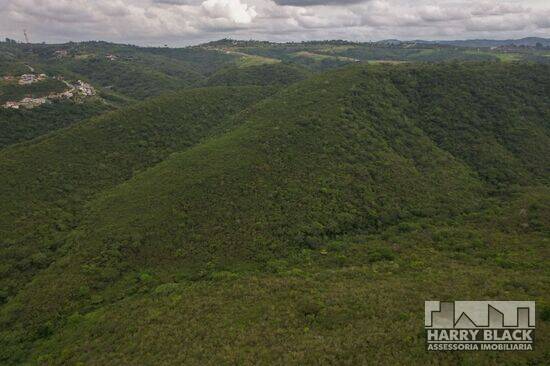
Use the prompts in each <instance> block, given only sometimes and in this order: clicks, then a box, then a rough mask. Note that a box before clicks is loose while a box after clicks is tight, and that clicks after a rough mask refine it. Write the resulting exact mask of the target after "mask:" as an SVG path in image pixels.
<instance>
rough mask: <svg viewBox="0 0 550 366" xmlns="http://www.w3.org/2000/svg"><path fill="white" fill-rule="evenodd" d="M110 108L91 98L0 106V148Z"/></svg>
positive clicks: (68, 124) (30, 138)
mask: <svg viewBox="0 0 550 366" xmlns="http://www.w3.org/2000/svg"><path fill="white" fill-rule="evenodd" d="M112 109H113V107H112V106H110V105H107V104H105V103H102V102H100V101H97V100H94V101H90V102H89V103H88V102H86V103H73V102H69V101H65V102H60V103H56V104H46V105H44V106H41V107H40V108H38V109H32V110H0V148H4V147H6V146H9V145H12V144H15V143H18V142H22V141H28V140H32V139H34V138H36V137H38V136H42V135H45V134H47V133H49V132H52V131H55V130H58V129H60V128H64V127H68V126H70V125H72V124H74V123H77V122H80V121H82V120H85V119H88V118H90V117H92V116H95V115H99V114H102V113H105V112H108V111H110V110H112Z"/></svg>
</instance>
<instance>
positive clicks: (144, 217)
mask: <svg viewBox="0 0 550 366" xmlns="http://www.w3.org/2000/svg"><path fill="white" fill-rule="evenodd" d="M492 67H493V65H471V67H470V68H468V69H463V70H461V71H460V73H459V74H458V75H462V78H464V79H465V80H477V78H480V77H482V76H485V77H486V79H485V80H486V82H487V83H488V85H487V86H486V87H487V91H491V92H490V93H488V94H487V95H499V96H501V99H499V101H498V104H497V106H498V110H499V111H500V112H499V113H503V114H504V113H510V114H511V115H516V114H518V113H520V112H522V110H521V108H523V107H521V106H520V105H519V104H517V101H516V99H515V98H516V97H517V95H515V94H514V93H517V94H519V95H520V96H523V97H524V99H525V102H526V103H527V108H530V109H532V110H533V111H536V110H537V109H536V107H537V105H538V103H539V102H546V103H547V98H548V96H547V94H546V95H544V94H542V95H540V96H537V97H536V98H535V97H534V96H533V95H530V94H529V93H530V91H531V90H538V89H539V87H540V86H541V85H544V87H547V84H545V83H546V82H545V81H544V80H542V81H541V80H537V79H536V78H534V79H533V78H530V77H526V76H525V75H524V76H522V75H521V73H519V74H518V76H517V78H518V80H521V81H523V82H524V83H525V84H520V85H518V84H517V83H516V82H515V81H517V80H514V79H513V78H512V79H510V80H509V82H508V83H505V85H504V86H506V87H507V88H506V89H504V90H506V93H502V91H503V89H502V86H503V85H502V84H500V81H499V80H500V79H501V78H502V77H503V76H504V75H509V74H510V73H512V74H514V73H516V74H517V68H518V67H519V66H513V65H510V66H503V68H502V69H498V70H497V71H494V73H493V74H491V75H490V77H487V75H486V73H487V71H488V70H490V69H491V68H492ZM431 68H432V69H431V71H432V72H427V69H423V68H422V67H420V68H415V67H400V68H399V69H392V68H389V69H388V68H385V67H368V68H365V67H355V68H350V69H347V70H343V71H339V72H337V73H332V74H330V75H329V76H319V77H316V78H314V79H312V80H310V81H307V82H304V83H301V84H298V85H296V86H291V87H289V88H288V89H287V90H286V91H285V92H283V93H280V94H279V95H277V96H275V97H273V98H271V99H269V100H266V101H264V102H261V103H260V104H259V105H257V106H256V107H254V108H253V109H252V110H251V111H250V112H248V113H246V114H244V115H241V116H240V117H239V119H241V120H242V121H243V122H244V123H243V124H242V125H241V126H240V127H238V128H237V129H235V130H233V131H231V132H229V133H227V134H225V135H223V136H221V137H219V138H216V139H212V140H209V141H206V142H205V143H203V144H200V145H197V146H195V147H193V148H191V149H190V150H187V151H185V152H181V153H177V154H174V155H172V156H171V157H170V158H169V159H167V160H166V161H164V162H162V163H160V164H157V165H155V166H154V167H152V168H151V169H148V170H146V171H144V172H142V173H139V174H137V175H136V176H135V177H134V178H132V179H130V180H129V181H128V182H127V183H124V184H122V185H119V186H118V187H116V188H114V189H112V190H109V191H106V192H104V193H103V194H101V195H100V196H99V197H98V198H97V199H96V200H94V201H93V202H91V204H90V205H89V207H88V213H87V215H86V218H85V220H84V222H82V224H81V225H80V226H79V227H78V228H77V229H76V230H74V231H73V232H72V234H71V235H70V239H69V241H68V245H67V247H66V248H65V249H64V251H63V252H64V253H66V255H65V256H64V257H63V258H61V259H59V260H58V261H56V262H55V263H54V264H53V265H52V266H50V267H49V268H48V269H46V270H45V271H43V272H42V273H41V274H40V276H38V277H36V279H35V280H34V281H33V282H32V283H31V284H29V286H28V288H26V289H25V290H24V291H23V292H22V293H20V294H19V295H18V296H17V297H16V298H14V299H12V300H11V301H10V302H9V303H8V304H7V305H6V306H5V307H4V308H3V309H2V313H1V314H2V318H0V319H1V320H2V323H1V324H3V325H4V326H5V327H13V331H12V332H7V333H4V334H3V335H4V337H6V338H4V342H5V344H6V347H5V349H6V351H5V353H3V354H1V356H2V357H4V358H8V359H11V360H12V361H14V360H17V359H18V357H21V358H23V359H24V358H26V357H29V356H30V357H31V358H30V359H33V360H38V359H41V360H43V361H44V362H46V361H47V362H51V363H53V364H62V363H65V362H69V363H70V362H76V361H84V362H86V363H91V364H105V363H135V362H145V363H158V362H159V360H165V361H164V362H166V364H171V363H181V362H193V363H203V364H204V363H210V364H219V363H220V362H221V363H231V362H237V363H249V364H252V363H255V361H256V362H257V361H258V360H260V361H261V362H262V363H281V364H282V363H287V362H291V363H297V364H300V363H302V364H303V363H309V364H312V363H315V362H316V361H317V362H318V361H319V360H320V361H321V363H331V362H332V363H334V362H336V363H343V362H347V363H350V364H353V363H361V362H363V363H364V362H367V361H372V362H375V363H382V362H383V363H387V364H395V363H431V364H442V363H443V364H456V363H457V362H462V361H463V362H466V363H468V362H470V363H471V362H485V363H493V364H502V363H504V362H506V361H509V362H520V363H521V362H524V361H525V360H526V359H530V361H531V362H532V363H535V364H536V363H537V362H541V361H542V360H543V359H544V357H546V356H547V355H546V356H545V354H544V353H545V352H546V351H545V350H544V349H543V348H542V347H541V348H539V349H538V350H537V352H535V353H526V354H512V355H511V356H506V355H505V356H506V358H504V356H503V355H502V354H473V355H457V354H454V355H451V354H437V355H431V354H427V353H425V352H424V351H423V347H424V345H423V339H422V335H421V334H422V319H421V314H422V310H421V307H422V302H423V301H424V300H426V299H428V298H448V299H457V298H499V299H505V298H508V299H525V298H530V299H532V298H536V299H538V300H542V301H548V300H549V299H548V297H547V293H548V291H547V290H548V283H547V281H544V278H545V277H546V278H547V276H548V269H547V268H548V266H547V264H548V262H547V258H548V254H549V253H548V249H547V244H545V240H547V230H548V224H549V223H548V222H547V217H548V212H549V211H548V197H549V195H548V190H547V188H544V187H543V186H541V187H539V188H533V187H529V186H528V185H529V184H534V185H536V184H539V182H540V179H542V180H543V181H544V180H545V179H547V177H546V176H545V175H544V174H543V173H542V174H541V172H542V171H541V170H540V168H541V166H539V164H541V163H544V162H542V161H535V162H533V165H528V164H522V163H521V162H522V158H523V154H524V151H532V150H530V148H529V147H528V146H527V145H528V143H529V141H525V140H517V139H514V140H513V141H511V142H510V141H508V140H506V139H502V140H501V141H499V143H500V144H501V146H503V148H506V150H507V154H506V155H505V157H504V159H512V160H513V161H519V162H520V163H517V164H510V165H504V166H502V165H501V164H502V162H501V160H499V159H483V161H485V163H484V166H483V167H482V168H483V169H480V167H478V166H477V165H476V164H475V163H474V160H472V159H470V158H469V156H468V154H466V153H464V151H468V150H469V149H470V148H473V147H475V146H477V145H478V144H479V142H478V141H475V140H474V141H472V140H470V139H468V138H463V137H462V135H458V136H456V135H455V134H454V133H453V132H452V131H451V133H449V136H448V139H447V140H445V139H444V140H441V139H438V138H437V136H438V135H437V134H435V133H436V132H441V130H435V132H434V128H435V126H439V125H441V124H442V123H444V122H446V121H448V120H449V119H448V117H446V116H445V115H443V114H436V117H438V118H439V119H436V118H426V117H427V116H428V117H429V116H430V115H429V113H428V112H429V111H427V110H426V109H423V108H422V107H423V104H422V102H424V101H425V100H424V98H427V99H430V98H432V97H433V96H432V95H428V96H426V97H424V96H419V97H418V96H413V95H414V90H416V89H417V85H419V84H420V85H425V84H428V85H430V83H431V82H432V81H431V78H434V76H433V75H437V83H438V85H440V86H441V88H442V90H446V91H447V95H448V96H449V98H450V99H449V100H447V101H446V102H447V103H449V104H450V105H458V104H460V103H464V102H465V101H467V104H463V108H464V110H472V108H473V107H474V105H475V104H476V103H478V101H479V98H476V99H475V102H474V99H469V98H464V96H467V95H471V94H472V93H476V92H477V91H478V90H479V88H477V87H474V88H472V87H471V85H470V84H469V83H465V84H461V83H457V82H456V79H455V74H453V72H452V71H451V70H449V67H448V66H431ZM393 70H399V71H395V72H394V71H393ZM541 71H544V70H542V69H539V68H536V67H535V68H534V69H532V70H531V73H530V74H528V75H536V74H537V73H538V72H541ZM411 79H413V81H415V83H412V84H411V83H410V82H411ZM403 80H405V81H406V82H403ZM491 83H492V85H489V84H491ZM541 83H542V84H541ZM407 85H408V86H407ZM421 90H422V89H421ZM511 92H513V93H511ZM428 94H429V93H428ZM482 94H483V93H482ZM416 97H418V98H419V99H418V100H417V99H414V98H416ZM538 98H541V99H540V100H539V99H538ZM545 98H546V99H545ZM481 99H483V98H481ZM411 101H414V102H415V105H418V106H420V108H416V106H415V108H412V106H411ZM543 105H544V104H543ZM518 108H519V110H518ZM533 113H534V112H533ZM544 113H545V112H544V111H538V112H537V113H535V114H533V115H528V120H529V123H532V124H533V126H534V128H536V129H537V131H539V133H542V134H543V136H542V137H540V139H541V140H538V141H542V142H544V141H546V140H544V139H545V138H546V139H547V138H548V135H547V134H546V133H547V132H546V131H547V130H546V127H547V126H546V125H545V123H546V122H545V120H544V117H541V116H544ZM522 114H523V113H522ZM432 117H433V116H432ZM478 120H479V119H477V118H472V119H471V120H468V119H465V120H463V122H464V123H465V125H469V124H470V123H473V122H474V121H478ZM514 121H515V123H516V124H515V127H516V128H519V127H520V126H522V125H523V123H524V121H522V120H521V119H516V120H514V119H510V120H509V121H507V123H511V124H513V123H514ZM428 122H431V124H429V123H428ZM455 122H456V121H455ZM493 127H494V126H493V125H492V124H482V125H480V126H476V128H478V129H479V130H480V131H479V132H480V133H483V134H486V135H485V136H486V137H487V139H488V141H490V142H491V141H493V140H497V139H498V137H499V134H500V133H502V131H501V130H499V129H497V130H495V129H494V128H493ZM509 127H510V126H509ZM512 127H513V126H512ZM449 141H451V142H452V143H449ZM456 144H460V145H461V146H462V148H463V150H457V149H456V146H455V145H456ZM537 148H538V149H544V147H540V146H539V147H537ZM481 158H483V156H481ZM497 168H498V169H500V170H505V172H506V174H504V175H503V176H498V175H497V176H491V175H488V174H486V173H485V172H486V170H487V169H488V170H489V171H492V170H495V169H497ZM508 177H514V178H517V179H513V180H512V181H510V180H508ZM510 182H512V183H514V184H517V185H520V186H521V187H518V188H515V189H513V190H511V188H512V185H511V183H510ZM503 187H504V188H506V189H507V190H506V192H504V193H501V194H506V196H500V197H496V198H490V197H489V196H488V195H487V193H486V192H488V191H491V190H492V189H494V188H500V189H501V191H502V190H503ZM518 212H520V214H519V216H518ZM545 258H546V259H545ZM449 268H451V270H449ZM489 276H491V277H495V281H492V282H490V283H487V282H485V281H484V280H483V279H484V278H487V277H489ZM449 283H453V286H451V287H449ZM52 284H54V285H52ZM396 309H398V310H396ZM71 314H72V315H71ZM540 323H541V324H540V327H539V332H540V333H539V334H543V335H544V334H548V324H547V323H546V322H544V321H541V322H540ZM6 329H7V328H6ZM386 330H392V331H393V333H386V332H385V331H386ZM539 336H540V335H539ZM88 341H89V342H90V344H91V345H88V346H85V345H86V344H87V342H88ZM393 342H395V345H396V348H390V347H391V346H389V345H388V344H394V343H393ZM223 343H225V344H227V346H222V344H223ZM30 344H34V346H35V349H36V351H35V352H34V353H32V354H30V353H29V352H28V349H29V348H30V347H29V346H30ZM145 344H146V345H147V347H146V348H147V350H145V349H144V348H142V346H141V345H145ZM84 349H86V352H84Z"/></svg>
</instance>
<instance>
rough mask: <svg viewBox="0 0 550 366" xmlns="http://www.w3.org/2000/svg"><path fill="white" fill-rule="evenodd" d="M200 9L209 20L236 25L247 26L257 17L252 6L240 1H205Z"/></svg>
mask: <svg viewBox="0 0 550 366" xmlns="http://www.w3.org/2000/svg"><path fill="white" fill-rule="evenodd" d="M201 6H202V8H203V9H204V10H205V11H206V13H207V14H208V16H210V17H211V18H218V19H219V18H223V19H228V20H231V21H233V22H235V23H237V24H248V23H250V22H252V20H253V19H254V18H255V17H256V15H258V13H256V10H254V7H253V6H249V5H247V4H246V3H242V2H241V0H206V1H205V2H203V3H202V5H201Z"/></svg>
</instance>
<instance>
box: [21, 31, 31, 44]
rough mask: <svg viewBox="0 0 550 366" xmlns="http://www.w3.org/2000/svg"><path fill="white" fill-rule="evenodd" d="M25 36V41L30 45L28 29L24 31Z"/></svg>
mask: <svg viewBox="0 0 550 366" xmlns="http://www.w3.org/2000/svg"><path fill="white" fill-rule="evenodd" d="M23 34H24V35H25V41H27V43H30V42H29V35H28V34H27V30H26V29H23Z"/></svg>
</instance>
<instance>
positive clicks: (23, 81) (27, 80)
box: [19, 74, 37, 85]
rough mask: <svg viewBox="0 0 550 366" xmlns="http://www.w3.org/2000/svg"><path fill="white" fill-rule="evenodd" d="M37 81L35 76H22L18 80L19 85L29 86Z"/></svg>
mask: <svg viewBox="0 0 550 366" xmlns="http://www.w3.org/2000/svg"><path fill="white" fill-rule="evenodd" d="M36 81H37V78H36V75H34V74H23V75H21V77H20V78H19V85H29V84H32V83H34V82H36Z"/></svg>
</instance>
